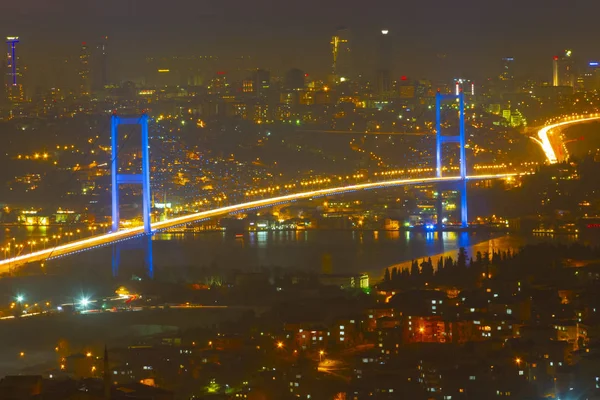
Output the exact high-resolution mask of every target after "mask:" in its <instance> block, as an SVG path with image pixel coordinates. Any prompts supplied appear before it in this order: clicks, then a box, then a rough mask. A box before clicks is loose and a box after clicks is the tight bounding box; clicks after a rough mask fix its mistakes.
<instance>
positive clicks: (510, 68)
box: [497, 57, 516, 94]
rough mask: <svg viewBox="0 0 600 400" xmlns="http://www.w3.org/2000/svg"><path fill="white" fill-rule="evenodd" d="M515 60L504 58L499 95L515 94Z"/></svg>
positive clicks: (499, 81) (499, 79)
mask: <svg viewBox="0 0 600 400" xmlns="http://www.w3.org/2000/svg"><path fill="white" fill-rule="evenodd" d="M514 67H515V59H514V58H513V57H504V58H502V67H501V70H500V75H499V76H498V88H497V90H498V93H499V94H504V93H514V92H515V89H516V87H515V86H516V85H515V71H514Z"/></svg>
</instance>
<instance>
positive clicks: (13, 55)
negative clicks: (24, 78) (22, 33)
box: [6, 36, 19, 86]
mask: <svg viewBox="0 0 600 400" xmlns="http://www.w3.org/2000/svg"><path fill="white" fill-rule="evenodd" d="M17 43H19V37H18V36H8V37H7V38H6V44H8V47H9V50H8V51H9V54H10V74H11V76H12V85H13V86H17V75H18V74H17Z"/></svg>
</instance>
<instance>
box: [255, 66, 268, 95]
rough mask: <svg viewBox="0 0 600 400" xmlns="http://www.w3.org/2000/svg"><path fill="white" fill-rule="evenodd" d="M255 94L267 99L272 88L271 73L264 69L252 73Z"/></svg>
mask: <svg viewBox="0 0 600 400" xmlns="http://www.w3.org/2000/svg"><path fill="white" fill-rule="evenodd" d="M252 81H253V83H254V92H255V93H256V96H257V97H265V96H266V95H267V92H268V91H269V88H270V87H271V73H270V72H269V71H266V70H264V69H257V70H256V71H254V72H253V73H252Z"/></svg>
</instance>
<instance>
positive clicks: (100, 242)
mask: <svg viewBox="0 0 600 400" xmlns="http://www.w3.org/2000/svg"><path fill="white" fill-rule="evenodd" d="M516 175H518V174H514V173H513V174H493V175H473V176H468V177H467V179H468V180H484V179H502V178H509V177H512V176H516ZM459 180H460V177H458V176H451V177H442V178H418V179H396V180H387V181H379V182H370V183H360V184H356V185H349V186H342V187H335V188H329V189H319V190H313V191H309V192H302V193H296V194H289V195H285V196H279V197H273V198H269V199H262V200H255V201H250V202H247V203H242V204H236V205H231V206H227V207H221V208H216V209H213V210H208V211H202V212H198V213H194V214H189V215H184V216H181V217H176V218H172V219H170V220H167V221H161V222H155V223H153V224H152V230H153V231H154V232H158V231H163V230H166V229H170V228H174V227H177V226H182V225H186V224H189V223H192V222H199V221H203V220H207V219H210V218H214V217H218V216H222V215H227V214H231V213H237V212H242V211H247V210H253V209H257V208H262V207H269V206H273V205H278V204H284V203H289V202H293V201H295V200H300V199H306V198H314V197H322V196H328V195H339V194H344V193H349V192H355V191H360V190H370V189H381V188H388V187H394V186H405V185H419V184H434V183H441V182H454V181H459ZM143 229H144V228H143V227H142V226H140V227H136V228H130V229H123V230H119V231H117V232H110V233H106V234H103V235H98V236H93V237H89V238H86V239H81V240H77V241H73V242H70V243H67V244H63V245H60V246H56V247H53V248H47V249H44V250H40V251H36V252H33V253H28V254H24V255H20V256H17V257H13V258H8V259H5V260H2V261H0V272H7V271H8V270H9V269H10V268H14V267H17V266H20V265H23V264H27V263H31V262H44V261H46V260H51V259H53V258H58V257H62V256H65V255H68V254H74V253H79V252H83V251H87V250H90V249H94V248H97V247H101V246H106V245H108V244H111V243H115V242H119V241H123V240H127V239H131V238H133V237H137V236H142V235H144V231H143Z"/></svg>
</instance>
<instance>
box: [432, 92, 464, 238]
mask: <svg viewBox="0 0 600 400" xmlns="http://www.w3.org/2000/svg"><path fill="white" fill-rule="evenodd" d="M443 101H458V117H459V118H458V119H459V132H458V135H442V115H441V113H442V102H443ZM435 120H436V126H435V129H436V175H437V177H438V178H441V177H442V145H443V144H444V143H458V145H459V151H460V180H459V181H458V191H459V192H460V200H461V207H460V220H461V225H462V227H463V228H467V227H468V223H469V220H468V214H467V159H466V152H465V144H466V142H465V94H464V92H463V91H462V90H461V91H459V93H457V94H446V95H443V94H441V93H440V92H438V93H437V94H436V96H435ZM438 196H440V199H441V190H440V191H439V195H438ZM437 214H438V228H441V227H442V219H443V217H442V207H441V201H438V210H437Z"/></svg>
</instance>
